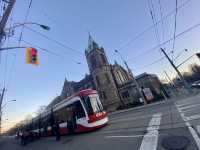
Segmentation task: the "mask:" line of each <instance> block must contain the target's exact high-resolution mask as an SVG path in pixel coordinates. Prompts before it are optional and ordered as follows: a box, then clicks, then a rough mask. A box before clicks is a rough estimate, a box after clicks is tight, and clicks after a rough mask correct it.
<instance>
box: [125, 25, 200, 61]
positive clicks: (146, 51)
mask: <svg viewBox="0 0 200 150" xmlns="http://www.w3.org/2000/svg"><path fill="white" fill-rule="evenodd" d="M199 26H200V23H197V24H195V25H192V26H190V27H189V28H187V29H186V30H184V31H182V32H180V33H178V34H176V36H175V39H176V38H179V37H181V36H182V35H184V34H186V33H188V32H190V31H192V30H193V29H195V28H198V27H199ZM173 39H174V37H171V38H169V39H167V40H165V41H164V42H162V43H160V45H156V46H154V47H152V48H150V49H146V50H144V51H143V52H142V53H140V54H138V55H137V56H134V57H132V58H129V59H128V60H127V61H131V60H133V59H135V58H137V57H140V56H144V55H146V54H149V53H150V52H153V51H155V50H157V48H159V47H160V46H162V45H165V44H167V43H169V42H171V41H172V40H173Z"/></svg>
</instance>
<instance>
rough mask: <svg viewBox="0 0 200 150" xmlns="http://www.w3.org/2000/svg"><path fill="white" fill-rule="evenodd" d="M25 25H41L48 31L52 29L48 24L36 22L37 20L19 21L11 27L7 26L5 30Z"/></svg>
mask: <svg viewBox="0 0 200 150" xmlns="http://www.w3.org/2000/svg"><path fill="white" fill-rule="evenodd" d="M24 25H37V26H39V27H41V28H42V29H44V30H47V31H48V30H50V27H49V26H47V25H43V24H40V23H36V22H24V23H17V24H15V25H14V26H11V27H9V28H5V31H6V30H10V29H14V28H17V27H20V26H24Z"/></svg>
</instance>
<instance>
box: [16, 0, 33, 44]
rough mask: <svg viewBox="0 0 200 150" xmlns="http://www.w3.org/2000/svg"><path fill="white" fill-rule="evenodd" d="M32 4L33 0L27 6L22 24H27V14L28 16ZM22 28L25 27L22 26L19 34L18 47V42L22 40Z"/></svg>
mask: <svg viewBox="0 0 200 150" xmlns="http://www.w3.org/2000/svg"><path fill="white" fill-rule="evenodd" d="M32 2H33V0H30V2H29V6H28V9H27V11H26V14H25V18H24V21H23V22H27V20H28V16H29V14H30V10H31V6H32ZM24 27H25V25H22V28H21V32H20V38H19V41H18V45H20V42H21V40H22V36H23V31H24Z"/></svg>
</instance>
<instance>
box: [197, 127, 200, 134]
mask: <svg viewBox="0 0 200 150" xmlns="http://www.w3.org/2000/svg"><path fill="white" fill-rule="evenodd" d="M197 132H198V133H199V134H200V125H198V126H197Z"/></svg>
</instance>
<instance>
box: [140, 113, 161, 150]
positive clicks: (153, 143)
mask: <svg viewBox="0 0 200 150" xmlns="http://www.w3.org/2000/svg"><path fill="white" fill-rule="evenodd" d="M161 116H162V114H155V115H153V117H152V119H151V121H150V122H149V126H148V128H147V131H148V132H147V134H145V135H144V137H143V140H142V144H141V145H140V149H139V150H156V149H157V145H158V135H159V133H158V129H159V126H160V122H161Z"/></svg>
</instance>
